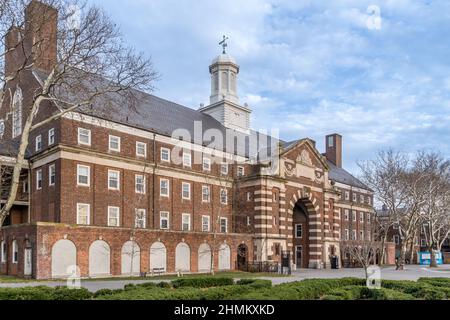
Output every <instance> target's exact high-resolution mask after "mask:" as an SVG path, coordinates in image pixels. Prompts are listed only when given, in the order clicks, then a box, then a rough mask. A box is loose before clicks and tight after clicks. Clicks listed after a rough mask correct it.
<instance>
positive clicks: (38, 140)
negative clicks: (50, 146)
mask: <svg viewBox="0 0 450 320" xmlns="http://www.w3.org/2000/svg"><path fill="white" fill-rule="evenodd" d="M41 150H42V135H41V134H40V135H38V136H36V141H35V151H36V152H38V151H41Z"/></svg>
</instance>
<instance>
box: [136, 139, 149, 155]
mask: <svg viewBox="0 0 450 320" xmlns="http://www.w3.org/2000/svg"><path fill="white" fill-rule="evenodd" d="M136 155H137V156H138V157H143V158H146V157H147V144H146V143H144V142H136Z"/></svg>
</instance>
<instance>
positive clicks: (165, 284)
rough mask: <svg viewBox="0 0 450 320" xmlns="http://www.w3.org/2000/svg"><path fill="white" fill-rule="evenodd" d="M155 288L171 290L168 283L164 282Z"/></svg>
mask: <svg viewBox="0 0 450 320" xmlns="http://www.w3.org/2000/svg"><path fill="white" fill-rule="evenodd" d="M156 286H157V287H158V288H166V289H169V288H172V286H171V285H170V283H169V282H164V281H163V282H160V283H158V284H157V285H156Z"/></svg>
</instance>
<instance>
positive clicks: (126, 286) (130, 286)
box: [123, 283, 136, 291]
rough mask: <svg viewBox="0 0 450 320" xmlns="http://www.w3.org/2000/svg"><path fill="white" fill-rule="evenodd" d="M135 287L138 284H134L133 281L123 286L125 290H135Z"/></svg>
mask: <svg viewBox="0 0 450 320" xmlns="http://www.w3.org/2000/svg"><path fill="white" fill-rule="evenodd" d="M135 288H136V285H134V284H133V283H129V284H126V285H125V286H124V287H123V290H125V291H129V290H134V289H135Z"/></svg>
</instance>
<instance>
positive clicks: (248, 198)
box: [247, 192, 252, 202]
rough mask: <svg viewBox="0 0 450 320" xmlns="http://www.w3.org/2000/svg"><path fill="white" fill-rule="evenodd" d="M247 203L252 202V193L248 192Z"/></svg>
mask: <svg viewBox="0 0 450 320" xmlns="http://www.w3.org/2000/svg"><path fill="white" fill-rule="evenodd" d="M247 201H248V202H250V201H252V193H251V192H247Z"/></svg>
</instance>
